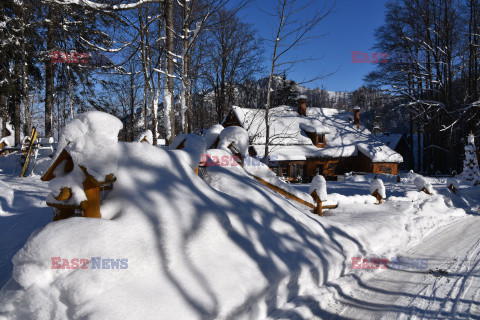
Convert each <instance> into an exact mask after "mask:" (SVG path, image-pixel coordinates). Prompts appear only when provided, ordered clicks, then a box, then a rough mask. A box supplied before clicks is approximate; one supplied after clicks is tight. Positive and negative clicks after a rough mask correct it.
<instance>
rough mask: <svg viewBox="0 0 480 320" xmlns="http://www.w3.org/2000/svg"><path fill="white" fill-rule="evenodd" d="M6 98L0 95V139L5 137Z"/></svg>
mask: <svg viewBox="0 0 480 320" xmlns="http://www.w3.org/2000/svg"><path fill="white" fill-rule="evenodd" d="M7 110H8V109H7V97H6V96H5V95H4V94H0V112H1V114H2V137H5V136H6V135H7V118H8V112H7Z"/></svg>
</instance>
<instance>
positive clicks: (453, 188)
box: [448, 183, 457, 194]
mask: <svg viewBox="0 0 480 320" xmlns="http://www.w3.org/2000/svg"><path fill="white" fill-rule="evenodd" d="M448 189H450V190H451V191H452V192H453V193H454V194H457V188H455V187H454V186H453V183H450V185H449V186H448Z"/></svg>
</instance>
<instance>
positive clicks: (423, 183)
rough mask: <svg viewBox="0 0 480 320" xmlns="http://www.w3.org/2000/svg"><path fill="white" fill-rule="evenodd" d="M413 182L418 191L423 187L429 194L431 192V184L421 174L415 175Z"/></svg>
mask: <svg viewBox="0 0 480 320" xmlns="http://www.w3.org/2000/svg"><path fill="white" fill-rule="evenodd" d="M413 184H414V185H415V187H416V188H417V190H418V191H422V190H423V189H424V188H425V190H427V191H428V193H430V194H432V193H433V187H432V185H431V184H430V182H428V181H427V180H426V179H425V178H424V177H422V176H418V177H416V178H415V180H413Z"/></svg>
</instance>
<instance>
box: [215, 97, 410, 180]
mask: <svg viewBox="0 0 480 320" xmlns="http://www.w3.org/2000/svg"><path fill="white" fill-rule="evenodd" d="M269 118H270V120H269V123H270V139H269V142H270V143H269V152H268V153H269V157H270V159H271V160H273V161H274V164H273V165H272V169H273V170H274V171H275V173H277V175H279V176H283V177H284V178H286V179H288V180H295V179H297V178H298V177H301V180H302V181H307V182H308V181H310V180H311V178H312V177H314V176H315V175H316V174H321V175H323V176H325V177H327V178H334V177H335V176H337V175H340V174H344V173H346V172H352V171H354V172H367V173H388V174H397V173H398V164H399V163H401V162H402V161H403V159H402V156H401V155H400V154H399V153H397V152H395V151H394V150H392V149H391V148H389V147H388V146H387V145H385V144H384V143H382V142H380V141H379V140H378V139H376V138H375V137H374V136H373V135H372V134H371V132H370V131H369V130H368V129H366V128H365V127H363V126H362V125H361V124H360V110H359V109H358V108H356V109H355V110H354V112H353V114H352V113H351V112H347V111H344V110H338V109H328V108H307V106H306V99H304V98H299V106H298V107H290V106H279V107H275V108H271V109H270V116H269ZM223 125H224V126H225V127H227V126H233V125H236V126H241V127H243V128H245V129H246V130H247V132H248V134H249V138H250V148H249V153H250V155H251V156H257V157H264V155H265V144H266V141H265V140H266V134H265V128H266V126H265V110H264V109H247V108H241V107H235V106H234V107H232V108H231V110H230V112H229V113H228V114H227V116H226V117H225V120H224V122H223ZM275 162H276V163H275Z"/></svg>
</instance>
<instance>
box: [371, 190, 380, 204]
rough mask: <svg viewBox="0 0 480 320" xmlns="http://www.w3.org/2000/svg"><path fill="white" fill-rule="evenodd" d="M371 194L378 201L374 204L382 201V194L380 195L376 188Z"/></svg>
mask: <svg viewBox="0 0 480 320" xmlns="http://www.w3.org/2000/svg"><path fill="white" fill-rule="evenodd" d="M372 196H374V197H375V198H377V200H378V203H375V204H382V203H383V199H382V196H381V195H380V192H378V189H376V190H375V192H374V193H372Z"/></svg>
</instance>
